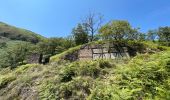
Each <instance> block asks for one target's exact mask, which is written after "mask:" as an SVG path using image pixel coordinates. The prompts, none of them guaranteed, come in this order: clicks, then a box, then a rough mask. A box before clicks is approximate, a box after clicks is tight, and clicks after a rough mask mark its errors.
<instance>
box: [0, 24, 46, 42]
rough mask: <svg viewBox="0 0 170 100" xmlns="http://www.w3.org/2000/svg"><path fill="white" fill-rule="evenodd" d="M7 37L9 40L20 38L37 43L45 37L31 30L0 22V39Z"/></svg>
mask: <svg viewBox="0 0 170 100" xmlns="http://www.w3.org/2000/svg"><path fill="white" fill-rule="evenodd" d="M1 38H8V39H11V40H20V41H26V42H31V43H38V42H40V41H42V40H43V39H45V37H43V36H41V35H39V34H36V33H34V32H31V31H29V30H25V29H21V28H17V27H14V26H11V25H8V24H6V23H3V22H0V39H1Z"/></svg>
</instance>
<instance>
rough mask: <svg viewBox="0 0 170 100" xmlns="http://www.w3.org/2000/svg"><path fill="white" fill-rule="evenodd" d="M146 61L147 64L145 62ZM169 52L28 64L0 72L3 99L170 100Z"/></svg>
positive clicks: (0, 96) (0, 94) (0, 88)
mask: <svg viewBox="0 0 170 100" xmlns="http://www.w3.org/2000/svg"><path fill="white" fill-rule="evenodd" d="M143 62H145V63H143ZM169 63H170V52H169V51H162V52H159V53H156V54H152V55H151V54H141V55H137V56H136V57H135V58H133V59H131V60H130V62H127V61H122V62H121V63H118V62H117V61H114V60H95V61H77V62H72V63H70V62H65V63H62V64H59V63H51V64H49V65H45V66H43V65H38V64H33V65H31V64H28V65H24V66H20V67H18V68H16V69H15V70H10V69H4V70H2V71H1V72H0V91H1V92H0V99H5V100H6V99H10V98H12V99H26V98H29V99H50V100H53V99H84V98H86V99H89V100H95V99H96V100H111V99H112V100H115V99H118V100H119V99H132V100H136V99H169V98H170V97H169V95H170V91H169V90H170V84H169V81H170V75H169V71H170V69H169V65H170V64H169Z"/></svg>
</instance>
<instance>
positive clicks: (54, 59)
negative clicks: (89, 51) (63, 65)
mask: <svg viewBox="0 0 170 100" xmlns="http://www.w3.org/2000/svg"><path fill="white" fill-rule="evenodd" d="M80 48H81V45H79V46H76V47H73V48H70V49H68V50H66V51H64V52H62V53H60V54H57V55H54V56H52V57H51V58H50V62H58V61H61V60H63V58H64V57H65V56H66V55H67V54H71V53H73V52H75V51H77V50H79V49H80Z"/></svg>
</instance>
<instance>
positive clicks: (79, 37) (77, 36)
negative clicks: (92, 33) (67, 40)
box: [72, 24, 88, 45]
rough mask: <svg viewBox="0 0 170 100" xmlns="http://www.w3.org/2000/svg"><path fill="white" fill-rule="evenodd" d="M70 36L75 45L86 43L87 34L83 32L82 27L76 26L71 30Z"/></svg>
mask: <svg viewBox="0 0 170 100" xmlns="http://www.w3.org/2000/svg"><path fill="white" fill-rule="evenodd" d="M72 34H73V36H74V40H75V43H76V45H81V44H84V43H88V32H87V31H86V30H85V28H84V27H83V25H81V24H78V25H77V27H76V28H74V29H73V31H72Z"/></svg>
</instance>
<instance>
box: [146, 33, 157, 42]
mask: <svg viewBox="0 0 170 100" xmlns="http://www.w3.org/2000/svg"><path fill="white" fill-rule="evenodd" d="M157 33H158V31H157V30H149V31H148V33H147V40H150V41H155V39H156V38H157V36H158V34H157Z"/></svg>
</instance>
